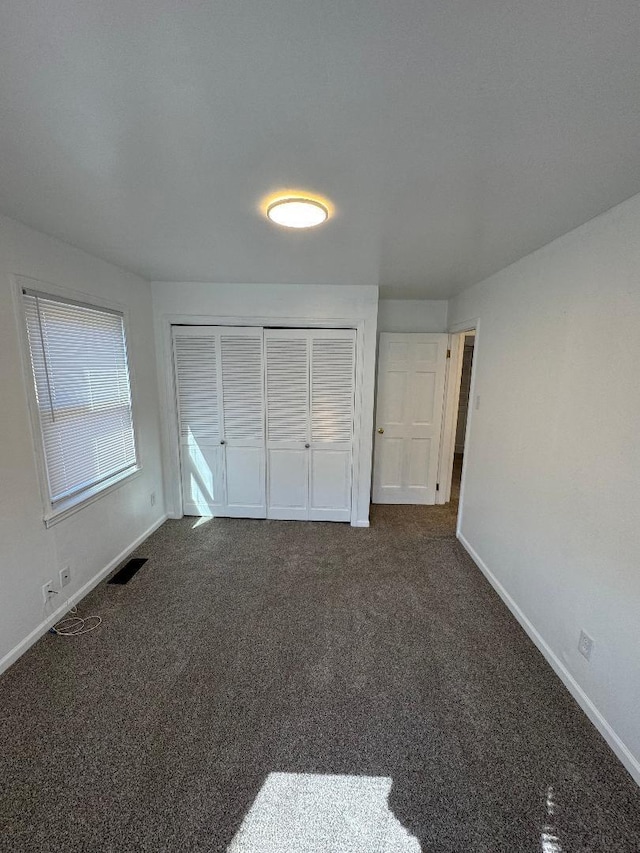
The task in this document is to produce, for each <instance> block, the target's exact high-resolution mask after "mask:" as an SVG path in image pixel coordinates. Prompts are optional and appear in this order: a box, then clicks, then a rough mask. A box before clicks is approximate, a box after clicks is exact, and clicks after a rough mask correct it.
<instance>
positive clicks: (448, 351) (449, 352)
mask: <svg viewBox="0 0 640 853" xmlns="http://www.w3.org/2000/svg"><path fill="white" fill-rule="evenodd" d="M447 358H451V350H450V349H448V350H447Z"/></svg>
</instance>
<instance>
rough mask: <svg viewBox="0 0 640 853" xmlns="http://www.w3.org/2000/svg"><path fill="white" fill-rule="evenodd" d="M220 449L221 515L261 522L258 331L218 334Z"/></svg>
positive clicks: (261, 364) (262, 484) (261, 367)
mask: <svg viewBox="0 0 640 853" xmlns="http://www.w3.org/2000/svg"><path fill="white" fill-rule="evenodd" d="M218 334H219V340H220V365H221V387H222V414H223V434H222V441H223V442H224V444H223V447H224V450H225V483H226V511H225V515H228V516H233V517H236V518H264V517H265V515H266V495H265V411H264V356H263V353H264V343H263V332H262V328H239V327H229V328H227V329H222V328H220V329H218Z"/></svg>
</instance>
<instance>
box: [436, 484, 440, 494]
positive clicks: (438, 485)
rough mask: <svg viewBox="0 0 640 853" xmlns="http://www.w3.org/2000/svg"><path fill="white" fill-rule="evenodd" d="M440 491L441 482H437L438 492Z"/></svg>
mask: <svg viewBox="0 0 640 853" xmlns="http://www.w3.org/2000/svg"><path fill="white" fill-rule="evenodd" d="M439 491H440V483H436V492H439Z"/></svg>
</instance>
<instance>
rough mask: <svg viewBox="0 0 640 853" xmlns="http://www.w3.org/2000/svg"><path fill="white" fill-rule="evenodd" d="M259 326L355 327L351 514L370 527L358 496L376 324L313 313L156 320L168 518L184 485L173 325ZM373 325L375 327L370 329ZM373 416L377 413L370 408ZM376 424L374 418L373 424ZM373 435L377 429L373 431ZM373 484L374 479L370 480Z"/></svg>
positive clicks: (178, 509) (354, 521)
mask: <svg viewBox="0 0 640 853" xmlns="http://www.w3.org/2000/svg"><path fill="white" fill-rule="evenodd" d="M175 325H179V326H244V327H249V326H257V327H261V328H274V327H282V328H292V329H294V328H303V329H304V328H306V329H353V330H354V331H355V333H356V369H355V400H354V412H353V449H352V452H353V457H352V466H353V467H352V488H351V517H350V519H349V521H350V524H351V525H352V527H368V526H369V522H368V516H367V520H365V519H359V518H358V498H359V496H360V486H361V485H362V484H361V483H360V467H361V464H362V459H361V456H362V454H361V445H362V420H363V417H364V414H365V413H364V411H363V408H364V407H363V394H364V393H365V368H366V365H365V358H364V356H365V352H366V350H367V341H368V338H365V335H366V334H368V335H369V336H371V337H372V338H373V340H374V341H375V335H376V330H375V324H371V323H370V322H368V321H366V320H365V319H357V320H354V319H348V318H344V317H334V318H327V319H324V318H323V319H321V320H319V319H318V318H310V317H273V316H271V317H264V316H259V317H246V316H226V317H221V316H219V315H210V314H206V315H205V314H197V315H194V314H186V315H183V314H170V315H168V314H163V315H162V316H161V317H160V318H158V321H157V334H158V341H159V348H160V353H159V355H160V358H161V364H162V367H163V374H164V380H165V381H164V382H161V383H160V390H161V398H162V399H161V404H162V405H161V420H162V426H163V429H164V431H165V435H166V436H167V438H168V446H167V448H166V454H165V462H166V465H165V472H164V473H165V478H164V489H165V496H166V499H167V505H168V512H167V517H168V518H182V483H181V471H180V451H179V441H178V439H179V436H178V418H177V412H178V409H177V388H176V382H175V376H174V370H173V347H172V326H175ZM371 325H373V328H368V327H369V326H371ZM371 415H373V411H372V412H371ZM372 423H373V422H372ZM372 437H373V433H372ZM367 485H368V486H370V483H368V484H367Z"/></svg>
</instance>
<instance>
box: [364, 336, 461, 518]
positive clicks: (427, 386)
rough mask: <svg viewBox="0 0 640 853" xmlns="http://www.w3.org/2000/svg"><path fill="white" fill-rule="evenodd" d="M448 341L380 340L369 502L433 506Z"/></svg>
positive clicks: (426, 338) (440, 338) (432, 338)
mask: <svg viewBox="0 0 640 853" xmlns="http://www.w3.org/2000/svg"><path fill="white" fill-rule="evenodd" d="M447 345H448V335H427V334H424V335H423V334H391V333H382V334H381V335H380V346H379V355H378V393H377V401H376V434H375V455H374V475H373V502H374V503H398V504H433V503H435V499H436V482H437V476H438V455H439V452H440V432H441V427H442V413H443V404H444V386H445V374H446V364H447Z"/></svg>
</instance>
